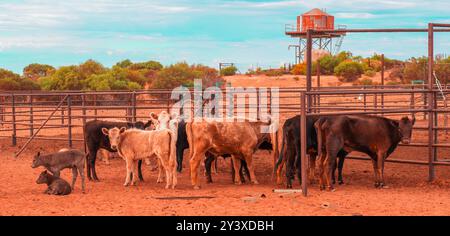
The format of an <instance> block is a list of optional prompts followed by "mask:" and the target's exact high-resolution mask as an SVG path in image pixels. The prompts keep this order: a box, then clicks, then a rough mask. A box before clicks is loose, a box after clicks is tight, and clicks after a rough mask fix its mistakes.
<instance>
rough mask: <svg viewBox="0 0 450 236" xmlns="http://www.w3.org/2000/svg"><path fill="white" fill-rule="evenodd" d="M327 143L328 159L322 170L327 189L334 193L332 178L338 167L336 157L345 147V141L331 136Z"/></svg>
mask: <svg viewBox="0 0 450 236" xmlns="http://www.w3.org/2000/svg"><path fill="white" fill-rule="evenodd" d="M326 140H327V142H326V145H325V146H326V149H327V151H326V153H327V154H326V158H325V161H324V162H323V165H322V168H323V169H324V172H323V173H324V180H325V187H326V188H327V189H328V190H330V191H332V190H334V186H333V183H332V180H331V176H332V174H333V170H334V167H335V165H336V157H337V155H338V153H339V151H340V150H341V149H342V148H343V146H344V140H343V139H342V138H341V137H339V136H334V135H330V136H328V137H327V139H326Z"/></svg>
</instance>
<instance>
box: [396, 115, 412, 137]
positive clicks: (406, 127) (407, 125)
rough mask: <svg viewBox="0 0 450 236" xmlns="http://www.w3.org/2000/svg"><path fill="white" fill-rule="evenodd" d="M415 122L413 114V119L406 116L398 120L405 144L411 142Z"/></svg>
mask: <svg viewBox="0 0 450 236" xmlns="http://www.w3.org/2000/svg"><path fill="white" fill-rule="evenodd" d="M414 123H416V117H415V116H413V118H412V119H409V118H408V117H406V116H405V117H403V118H402V119H401V120H400V121H399V122H398V128H399V130H400V133H401V136H402V139H401V142H402V143H403V144H409V143H411V136H412V130H413V126H414Z"/></svg>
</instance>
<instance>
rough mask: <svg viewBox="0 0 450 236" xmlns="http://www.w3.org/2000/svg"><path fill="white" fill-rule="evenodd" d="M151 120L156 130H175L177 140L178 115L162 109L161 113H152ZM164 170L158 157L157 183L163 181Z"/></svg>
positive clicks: (175, 140) (175, 139) (174, 137)
mask: <svg viewBox="0 0 450 236" xmlns="http://www.w3.org/2000/svg"><path fill="white" fill-rule="evenodd" d="M150 120H151V121H152V122H153V124H155V130H164V129H169V130H171V131H172V132H173V134H174V135H173V137H172V138H173V139H174V142H175V143H176V142H177V137H178V117H177V116H176V115H172V116H170V115H169V113H167V112H166V111H162V112H161V113H159V115H156V114H155V113H153V112H152V113H150ZM162 178H163V171H162V167H161V163H160V161H159V159H158V180H157V181H156V182H157V183H162Z"/></svg>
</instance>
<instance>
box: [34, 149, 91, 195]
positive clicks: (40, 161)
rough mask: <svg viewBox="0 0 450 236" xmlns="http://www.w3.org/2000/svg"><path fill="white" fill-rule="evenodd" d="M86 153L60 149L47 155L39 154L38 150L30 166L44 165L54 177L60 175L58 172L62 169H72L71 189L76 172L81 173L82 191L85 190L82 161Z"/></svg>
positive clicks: (73, 185)
mask: <svg viewBox="0 0 450 236" xmlns="http://www.w3.org/2000/svg"><path fill="white" fill-rule="evenodd" d="M85 159H86V154H84V153H83V152H81V151H78V150H66V151H60V152H56V153H52V154H48V155H41V153H40V152H38V153H37V154H36V156H34V159H33V164H32V165H31V167H32V168H37V167H39V166H43V167H45V168H46V169H47V170H48V171H50V172H52V173H53V175H55V177H59V176H60V172H61V170H63V169H66V168H71V169H72V189H74V188H75V182H76V180H77V176H78V173H77V171H78V172H79V173H80V175H81V188H82V192H83V193H84V192H85V184H84V162H85Z"/></svg>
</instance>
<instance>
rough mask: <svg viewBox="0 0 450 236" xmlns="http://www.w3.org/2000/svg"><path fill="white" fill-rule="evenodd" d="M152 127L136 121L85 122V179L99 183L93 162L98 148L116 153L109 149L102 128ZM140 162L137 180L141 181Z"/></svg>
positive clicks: (140, 162)
mask: <svg viewBox="0 0 450 236" xmlns="http://www.w3.org/2000/svg"><path fill="white" fill-rule="evenodd" d="M151 125H152V122H151V121H148V122H147V123H145V124H144V123H143V122H141V121H138V122H136V123H132V122H125V121H124V122H120V121H104V120H92V121H88V122H86V124H85V125H84V129H83V132H84V141H85V145H86V148H87V152H88V155H87V162H86V163H87V164H86V166H87V168H86V169H87V177H88V179H89V180H94V181H99V179H98V177H97V172H96V171H95V160H96V159H97V151H98V150H99V149H100V148H103V149H106V150H108V151H110V152H116V151H115V150H113V149H111V144H110V143H109V139H108V137H107V136H105V135H104V134H103V133H102V128H106V129H112V128H114V127H127V128H137V129H146V128H148V127H150V126H151ZM141 166H142V161H141V160H140V161H139V163H138V167H139V179H140V180H143V177H142V171H141Z"/></svg>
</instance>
